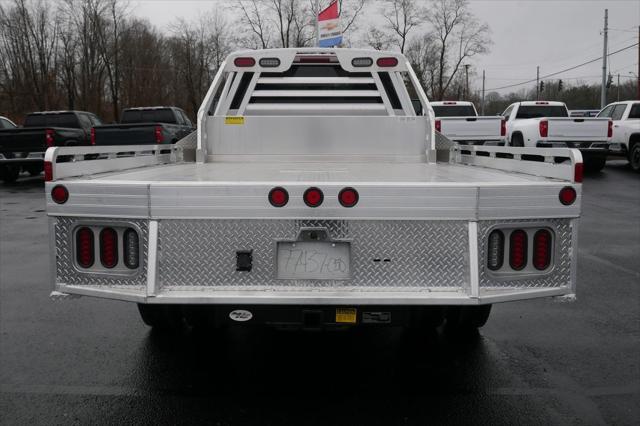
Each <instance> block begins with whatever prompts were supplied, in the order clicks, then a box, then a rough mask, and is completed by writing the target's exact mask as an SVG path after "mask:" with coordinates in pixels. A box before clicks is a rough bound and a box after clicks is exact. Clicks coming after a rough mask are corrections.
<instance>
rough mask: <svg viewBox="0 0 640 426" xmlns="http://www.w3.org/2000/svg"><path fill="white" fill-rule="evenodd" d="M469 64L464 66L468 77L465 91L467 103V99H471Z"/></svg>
mask: <svg viewBox="0 0 640 426" xmlns="http://www.w3.org/2000/svg"><path fill="white" fill-rule="evenodd" d="M469 67H470V65H469V64H464V73H465V75H466V80H467V82H466V84H465V86H464V87H465V89H464V100H465V101H466V100H467V98H468V97H469Z"/></svg>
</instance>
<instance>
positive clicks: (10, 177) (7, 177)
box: [0, 166, 20, 183]
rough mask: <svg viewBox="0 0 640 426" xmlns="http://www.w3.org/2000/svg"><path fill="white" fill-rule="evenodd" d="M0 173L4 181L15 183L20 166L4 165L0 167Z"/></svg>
mask: <svg viewBox="0 0 640 426" xmlns="http://www.w3.org/2000/svg"><path fill="white" fill-rule="evenodd" d="M0 175H2V176H1V177H2V180H3V181H4V183H15V181H17V180H18V176H20V166H4V167H3V168H2V169H0Z"/></svg>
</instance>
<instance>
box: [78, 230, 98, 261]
mask: <svg viewBox="0 0 640 426" xmlns="http://www.w3.org/2000/svg"><path fill="white" fill-rule="evenodd" d="M94 257H95V256H94V244H93V231H92V230H91V228H88V227H86V226H83V227H82V228H80V229H78V231H77V232H76V261H77V262H78V265H80V267H81V268H85V269H86V268H90V267H91V266H93V261H94Z"/></svg>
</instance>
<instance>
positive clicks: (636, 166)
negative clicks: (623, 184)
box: [629, 142, 640, 172]
mask: <svg viewBox="0 0 640 426" xmlns="http://www.w3.org/2000/svg"><path fill="white" fill-rule="evenodd" d="M629 164H630V165H631V168H632V169H633V170H634V171H636V172H640V142H636V143H634V144H633V145H631V149H629Z"/></svg>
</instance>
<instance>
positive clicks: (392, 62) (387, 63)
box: [376, 57, 398, 68]
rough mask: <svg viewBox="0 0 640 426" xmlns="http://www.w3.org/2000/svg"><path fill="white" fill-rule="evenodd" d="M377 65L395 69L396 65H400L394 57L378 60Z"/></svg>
mask: <svg viewBox="0 0 640 426" xmlns="http://www.w3.org/2000/svg"><path fill="white" fill-rule="evenodd" d="M376 64H377V65H378V66H379V67H384V68H387V67H395V66H396V65H398V58H394V57H389V58H378V60H377V61H376Z"/></svg>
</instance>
